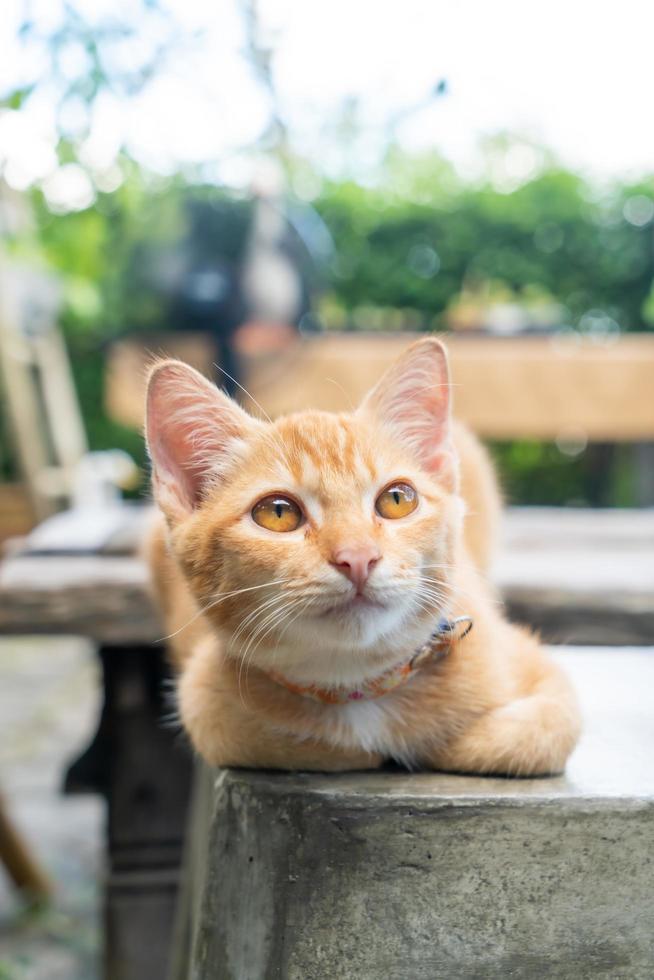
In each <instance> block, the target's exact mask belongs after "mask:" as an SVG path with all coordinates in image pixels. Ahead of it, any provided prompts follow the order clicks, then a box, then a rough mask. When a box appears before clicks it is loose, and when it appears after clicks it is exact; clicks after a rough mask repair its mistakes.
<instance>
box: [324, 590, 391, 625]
mask: <svg viewBox="0 0 654 980" xmlns="http://www.w3.org/2000/svg"><path fill="white" fill-rule="evenodd" d="M387 608H388V607H387V605H386V603H384V602H380V600H379V599H373V598H371V597H370V596H367V595H362V594H361V593H360V592H356V593H355V594H354V595H349V596H347V597H346V598H344V599H341V601H340V602H338V603H334V604H333V605H331V606H327V608H326V609H321V610H320V612H319V613H318V614H317V616H318V619H324V618H325V617H326V616H334V615H338V614H339V613H340V614H341V615H342V614H343V613H350V612H359V611H361V612H363V611H369V612H374V611H375V610H376V611H378V612H379V611H381V610H383V609H387Z"/></svg>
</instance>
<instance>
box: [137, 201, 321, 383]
mask: <svg viewBox="0 0 654 980" xmlns="http://www.w3.org/2000/svg"><path fill="white" fill-rule="evenodd" d="M305 210H308V208H307V209H305ZM181 214H182V221H181V225H179V226H178V227H177V229H175V227H173V229H172V232H169V241H168V242H167V243H164V244H161V243H160V242H156V241H153V240H152V239H151V238H150V237H149V236H148V237H146V238H145V239H144V240H143V241H142V242H140V243H138V244H137V245H136V246H135V248H134V251H133V256H132V259H131V261H130V263H129V268H128V269H127V270H126V276H127V291H128V292H129V293H131V294H132V295H133V297H134V305H133V310H134V313H135V315H134V316H133V317H132V319H131V321H130V324H129V328H130V329H129V333H130V335H133V332H134V328H135V327H136V329H137V330H139V329H142V328H143V327H147V329H148V332H150V331H153V330H154V331H155V332H156V333H157V334H158V335H159V336H157V337H154V336H153V337H152V338H151V339H150V338H149V337H144V338H143V339H144V341H145V343H146V345H147V346H149V347H150V349H155V350H156V344H157V343H159V344H160V349H161V350H164V351H165V350H166V346H167V345H166V343H165V337H164V336H162V332H170V333H171V334H174V333H176V332H182V333H185V334H186V333H190V334H193V335H195V336H200V335H203V336H204V337H206V338H207V341H208V344H209V346H210V347H211V348H212V349H213V351H214V354H215V361H216V363H215V365H213V366H212V368H211V370H210V372H209V373H210V374H211V375H213V377H214V379H215V380H216V381H217V383H218V384H219V385H220V386H221V387H224V388H225V389H226V390H227V391H228V392H229V393H230V394H234V393H235V390H236V389H237V382H238V379H239V373H240V372H239V363H238V357H237V354H236V350H235V347H236V346H238V345H235V342H234V338H235V335H236V333H237V331H238V330H239V328H241V327H242V326H243V325H244V324H248V323H252V322H254V323H256V324H257V325H258V326H259V328H261V329H262V330H263V328H265V326H266V325H268V326H270V328H271V334H272V335H273V336H274V337H276V338H277V340H276V341H275V342H283V338H284V337H286V336H287V334H286V333H284V332H283V331H282V332H281V333H280V331H279V327H280V326H281V327H283V328H289V327H290V328H293V329H294V328H296V327H297V326H298V324H299V323H300V321H301V319H302V317H303V315H304V314H305V313H306V312H307V311H308V309H309V306H310V296H311V293H312V290H313V288H314V287H315V283H316V282H317V280H318V273H317V267H318V265H319V263H320V262H321V258H322V257H321V256H320V255H316V254H314V253H312V251H311V250H312V248H313V247H314V237H315V236H311V234H309V235H307V236H306V237H305V238H303V237H302V235H301V231H302V230H303V229H304V226H303V225H302V223H301V222H300V224H299V225H298V223H297V222H296V223H295V224H292V223H291V222H290V221H289V218H288V215H287V208H286V203H285V200H284V197H283V195H282V193H281V191H280V190H279V189H278V188H276V187H275V186H274V185H270V186H265V185H264V184H263V183H262V184H261V186H258V187H257V188H256V190H255V193H254V197H253V199H252V200H246V199H244V198H239V197H237V196H236V195H229V194H226V193H223V192H219V191H216V190H215V189H208V188H205V189H202V190H201V191H196V192H189V193H188V194H187V195H186V196H185V198H184V199H183V202H182V212H181ZM316 220H318V221H319V219H317V217H316ZM305 224H307V226H310V223H305ZM139 312H140V314H141V315H139Z"/></svg>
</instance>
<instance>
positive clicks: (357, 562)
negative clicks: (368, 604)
mask: <svg viewBox="0 0 654 980" xmlns="http://www.w3.org/2000/svg"><path fill="white" fill-rule="evenodd" d="M380 558H381V551H380V550H379V548H377V547H376V546H375V545H363V546H362V547H359V548H339V549H338V551H335V552H334V554H333V556H332V565H334V566H335V567H336V568H337V569H338V570H339V572H342V573H343V575H346V576H347V577H348V578H349V580H350V582H352V584H353V585H354V586H355V588H356V590H357V592H361V590H362V589H363V587H364V585H365V584H366V582H367V581H368V576H369V575H370V573H371V571H372V570H373V568H374V567H375V565H376V564H377V562H378V561H379V559H380Z"/></svg>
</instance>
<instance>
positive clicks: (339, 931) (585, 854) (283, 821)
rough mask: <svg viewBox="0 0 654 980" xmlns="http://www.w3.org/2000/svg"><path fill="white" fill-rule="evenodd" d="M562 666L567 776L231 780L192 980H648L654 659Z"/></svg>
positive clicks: (218, 802)
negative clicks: (575, 723) (568, 724)
mask: <svg viewBox="0 0 654 980" xmlns="http://www.w3.org/2000/svg"><path fill="white" fill-rule="evenodd" d="M558 656H559V657H560V659H561V660H562V661H563V662H564V663H565V664H566V665H567V666H568V669H569V670H570V672H571V673H572V675H573V677H574V680H575V683H576V686H577V688H578V690H579V693H580V696H581V699H582V704H583V708H584V714H585V717H586V731H585V734H584V737H583V739H582V742H581V744H580V746H579V748H578V750H577V751H576V753H575V755H574V757H573V759H572V760H571V763H570V765H569V768H568V772H567V774H566V775H565V776H562V777H559V778H556V779H539V780H503V779H475V778H467V777H456V776H442V775H435V774H417V775H407V774H404V773H399V772H387V773H381V774H379V773H370V774H348V775H343V776H319V775H303V774H295V775H286V774H281V773H280V774H275V773H248V772H245V771H241V772H239V771H227V772H224V773H220V774H218V776H217V778H216V779H215V788H214V792H213V806H214V812H213V818H212V820H211V826H210V831H209V860H208V862H207V869H206V870H207V879H206V884H205V890H204V899H203V901H202V904H201V913H200V917H199V929H198V934H197V941H196V951H195V957H194V971H195V972H193V973H192V975H193V977H194V980H209V978H211V980H268V978H284V980H331V978H333V980H373V978H374V980H377V978H379V977H384V978H385V980H440V978H442V980H458V978H461V980H473V978H474V980H481V978H489V980H500V978H501V980H505V978H519V980H534V978H540V977H553V978H557V980H590V978H593V980H595V978H606V980H609V978H610V980H651V978H652V977H653V976H654V865H653V860H654V764H653V758H654V753H653V751H652V750H653V748H654V651H653V650H651V649H646V650H639V651H636V650H625V649H615V650H602V651H598V650H592V651H591V650H589V649H585V650H575V651H573V650H566V651H562V652H560V653H559V654H558Z"/></svg>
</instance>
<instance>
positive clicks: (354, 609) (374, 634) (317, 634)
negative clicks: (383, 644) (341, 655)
mask: <svg viewBox="0 0 654 980" xmlns="http://www.w3.org/2000/svg"><path fill="white" fill-rule="evenodd" d="M407 613H408V610H406V609H404V608H403V607H402V605H401V604H399V603H388V602H382V601H381V600H379V599H373V598H369V597H366V596H353V597H351V598H349V599H345V600H341V601H340V602H337V603H334V604H333V605H331V606H327V607H324V608H322V609H318V610H316V611H315V612H313V613H311V614H308V615H307V616H306V617H304V618H303V620H301V621H300V620H298V623H297V630H296V631H295V635H296V637H297V638H304V639H305V640H306V643H307V644H308V645H311V646H314V647H315V645H316V642H319V643H321V644H324V645H326V646H331V647H336V648H339V649H344V650H351V649H353V648H356V649H360V650H365V649H367V648H369V647H372V646H374V645H375V644H378V643H379V642H380V641H381V640H382V639H385V640H388V639H390V638H391V637H393V636H394V635H395V634H397V635H398V636H399V635H400V633H401V632H402V630H403V628H404V626H405V624H406V618H407Z"/></svg>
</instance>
